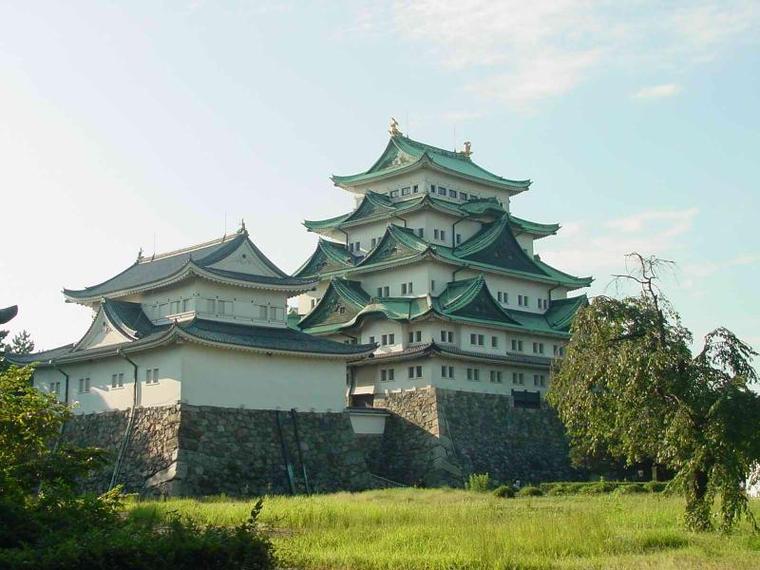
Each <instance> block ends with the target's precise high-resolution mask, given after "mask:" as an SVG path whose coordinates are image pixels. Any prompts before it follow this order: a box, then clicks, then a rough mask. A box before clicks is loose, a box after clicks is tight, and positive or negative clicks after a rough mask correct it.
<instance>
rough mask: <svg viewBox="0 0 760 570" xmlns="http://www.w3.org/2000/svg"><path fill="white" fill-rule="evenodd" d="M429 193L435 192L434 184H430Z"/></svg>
mask: <svg viewBox="0 0 760 570" xmlns="http://www.w3.org/2000/svg"><path fill="white" fill-rule="evenodd" d="M430 193H431V194H435V184H431V185H430Z"/></svg>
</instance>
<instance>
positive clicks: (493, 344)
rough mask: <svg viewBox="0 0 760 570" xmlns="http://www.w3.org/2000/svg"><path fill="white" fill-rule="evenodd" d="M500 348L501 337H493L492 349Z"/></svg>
mask: <svg viewBox="0 0 760 570" xmlns="http://www.w3.org/2000/svg"><path fill="white" fill-rule="evenodd" d="M498 346H499V337H498V336H492V337H491V348H498Z"/></svg>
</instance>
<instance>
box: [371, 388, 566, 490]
mask: <svg viewBox="0 0 760 570" xmlns="http://www.w3.org/2000/svg"><path fill="white" fill-rule="evenodd" d="M374 405H375V406H376V407H384V408H386V409H388V411H390V412H392V415H391V416H390V417H389V418H388V420H387V422H386V429H385V434H384V435H383V442H382V447H381V449H382V451H381V455H380V457H379V458H378V459H377V460H376V461H370V470H371V471H372V472H373V473H376V474H378V475H381V476H383V477H387V478H388V479H392V480H394V481H399V482H401V483H406V484H417V485H426V486H436V485H452V486H461V485H463V483H464V481H465V480H466V479H467V477H468V476H469V475H470V474H472V473H489V474H490V475H491V477H492V478H493V479H495V480H497V481H500V482H511V481H514V480H520V481H522V482H527V481H530V482H540V481H548V480H563V479H572V478H575V477H577V476H578V475H577V473H576V472H575V471H574V470H573V469H572V468H571V466H570V460H569V447H568V444H567V440H566V437H565V433H564V428H563V427H562V424H561V423H560V422H559V420H558V419H557V418H556V416H555V415H554V413H553V412H552V411H551V410H550V409H547V408H541V409H524V408H514V407H513V405H512V399H511V397H510V396H500V395H495V394H480V393H474V392H460V391H454V390H441V389H436V388H433V387H427V388H422V389H418V390H409V391H405V392H391V393H388V394H386V395H383V396H382V397H377V398H376V399H375V404H374Z"/></svg>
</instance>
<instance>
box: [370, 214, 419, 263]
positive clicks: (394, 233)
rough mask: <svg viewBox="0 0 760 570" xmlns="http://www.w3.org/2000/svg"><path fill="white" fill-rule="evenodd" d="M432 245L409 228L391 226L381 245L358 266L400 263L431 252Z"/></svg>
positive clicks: (387, 229) (386, 231)
mask: <svg viewBox="0 0 760 570" xmlns="http://www.w3.org/2000/svg"><path fill="white" fill-rule="evenodd" d="M430 248H431V246H430V244H429V243H428V242H426V241H425V240H424V239H422V238H421V237H419V236H418V235H417V234H415V233H414V232H413V231H412V230H410V229H408V228H402V227H401V226H397V225H395V224H390V225H389V226H388V227H387V228H386V230H385V234H384V235H383V237H382V239H381V240H380V243H378V244H377V245H376V246H375V248H374V249H373V250H372V251H370V252H369V254H367V256H366V257H365V258H364V259H362V260H361V261H360V262H359V263H358V264H357V265H356V266H357V267H362V266H367V265H373V264H380V263H388V262H391V261H393V262H398V261H402V260H405V259H410V258H413V257H417V256H419V255H420V254H423V253H425V252H427V251H429V250H430Z"/></svg>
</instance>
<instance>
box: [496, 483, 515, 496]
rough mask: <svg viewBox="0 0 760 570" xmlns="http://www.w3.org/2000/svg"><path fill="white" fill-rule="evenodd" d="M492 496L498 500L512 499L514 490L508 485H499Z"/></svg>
mask: <svg viewBox="0 0 760 570" xmlns="http://www.w3.org/2000/svg"><path fill="white" fill-rule="evenodd" d="M493 494H494V495H495V496H496V497H499V498H500V499H512V498H513V497H514V496H515V490H514V489H513V488H512V487H510V486H509V485H499V486H498V487H496V489H495V490H494V492H493Z"/></svg>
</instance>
